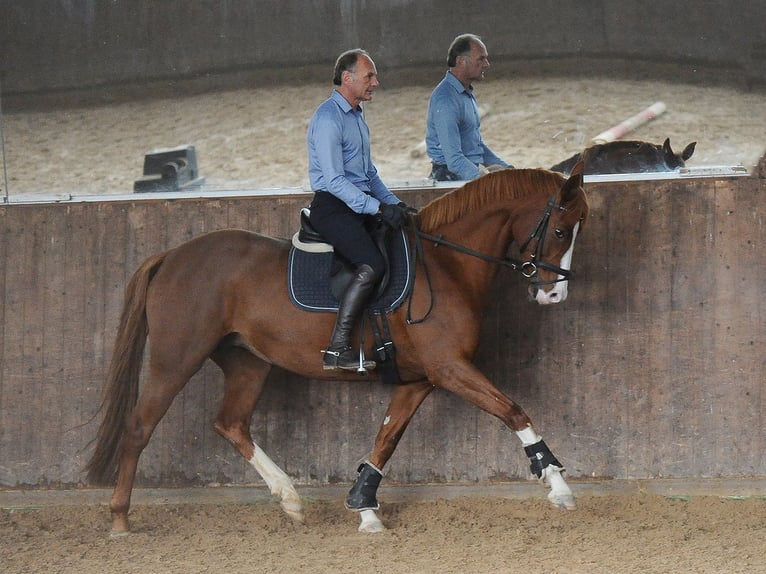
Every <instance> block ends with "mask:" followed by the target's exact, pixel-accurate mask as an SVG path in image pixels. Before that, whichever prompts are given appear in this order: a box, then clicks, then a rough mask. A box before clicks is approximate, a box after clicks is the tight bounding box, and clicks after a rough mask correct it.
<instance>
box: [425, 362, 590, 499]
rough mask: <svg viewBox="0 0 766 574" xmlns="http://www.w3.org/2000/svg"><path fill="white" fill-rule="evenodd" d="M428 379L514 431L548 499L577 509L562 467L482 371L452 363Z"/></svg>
mask: <svg viewBox="0 0 766 574" xmlns="http://www.w3.org/2000/svg"><path fill="white" fill-rule="evenodd" d="M431 377H432V378H431ZM429 378H430V380H431V381H432V382H434V384H436V385H437V386H440V387H442V388H444V389H446V390H448V391H451V392H453V393H455V394H456V395H458V396H459V397H461V398H463V399H465V400H467V401H468V402H470V403H472V404H474V405H476V406H477V407H479V408H480V409H482V410H484V411H486V412H488V413H489V414H491V415H494V416H496V417H497V418H499V419H500V420H501V421H503V422H504V423H505V424H506V426H508V427H509V428H510V429H511V430H513V431H515V433H516V436H518V437H519V439H520V440H521V444H522V446H523V447H524V452H525V453H526V455H527V457H528V458H529V461H530V469H531V471H532V472H533V473H534V474H535V475H536V476H537V478H538V479H540V480H541V481H542V482H543V483H544V484H546V485H547V486H548V487H550V489H551V491H550V492H549V493H548V500H550V501H551V503H553V504H555V505H556V506H558V507H559V508H565V509H567V510H574V509H575V508H576V504H575V499H574V495H573V494H572V490H571V489H570V488H569V485H568V484H567V483H566V481H565V480H564V477H563V472H564V467H563V465H562V464H561V463H560V462H559V461H558V460H557V459H556V457H555V456H554V455H553V453H552V452H551V450H550V449H549V448H548V445H547V444H545V441H544V440H543V439H542V437H541V436H540V435H539V434H538V433H537V431H535V429H534V427H533V426H532V421H531V420H530V418H529V417H528V416H527V414H526V413H525V412H524V410H523V409H522V408H521V407H520V406H519V405H517V404H516V403H514V402H513V401H512V400H511V399H510V398H508V397H507V396H506V395H504V394H503V393H502V392H500V391H499V390H498V389H497V388H496V387H495V386H494V385H493V384H492V383H491V382H490V381H489V380H488V379H487V378H486V377H485V376H484V375H483V374H482V373H481V371H479V370H478V369H477V368H476V367H475V366H473V364H471V363H469V362H454V363H451V364H450V365H449V366H447V367H444V368H442V369H438V370H437V372H435V373H432V374H430V376H429Z"/></svg>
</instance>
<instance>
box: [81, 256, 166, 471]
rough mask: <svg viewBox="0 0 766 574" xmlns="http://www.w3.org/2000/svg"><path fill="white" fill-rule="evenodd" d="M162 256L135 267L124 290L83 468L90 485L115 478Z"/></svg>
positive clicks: (139, 372) (136, 383)
mask: <svg viewBox="0 0 766 574" xmlns="http://www.w3.org/2000/svg"><path fill="white" fill-rule="evenodd" d="M165 255H166V253H159V254H157V255H154V256H153V257H150V258H149V259H147V260H146V261H144V263H143V264H142V265H141V267H139V268H138V270H137V271H136V272H135V273H134V274H133V277H132V278H131V279H130V283H128V287H127V289H126V290H125V304H124V307H123V309H122V316H121V317H120V324H119V327H118V329H117V338H116V340H115V343H114V352H113V354H112V361H111V363H110V365H109V371H108V372H107V376H106V381H105V383H104V399H103V401H102V403H101V407H100V408H99V410H104V409H106V410H105V412H104V419H103V420H102V421H101V426H100V427H99V429H98V435H97V437H96V447H95V449H94V451H93V454H92V455H91V458H90V460H89V461H88V464H87V465H86V467H85V469H86V470H87V472H88V482H89V483H91V484H108V483H113V482H114V480H115V478H116V475H117V466H118V462H119V459H120V451H121V444H122V436H123V434H124V432H125V425H126V422H127V417H128V414H129V413H130V411H131V410H132V409H133V407H134V406H135V405H136V401H137V400H138V379H139V375H140V374H141V364H142V363H143V356H144V347H145V345H146V336H147V322H146V293H147V290H148V287H149V283H150V281H151V280H152V277H153V276H154V274H155V273H156V271H157V269H158V268H159V266H160V265H161V264H162V262H163V260H164V259H165Z"/></svg>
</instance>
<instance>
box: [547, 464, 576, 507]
mask: <svg viewBox="0 0 766 574" xmlns="http://www.w3.org/2000/svg"><path fill="white" fill-rule="evenodd" d="M561 471H562V469H561V468H559V467H558V466H554V465H552V464H550V465H548V466H547V467H545V468H544V469H543V480H545V482H546V483H547V484H548V486H549V487H550V489H551V491H550V492H549V493H548V500H550V501H551V504H553V505H554V506H558V507H559V508H563V509H565V510H575V509H576V508H577V504H575V499H574V495H573V494H572V490H571V489H570V488H569V485H568V484H567V483H566V482H565V481H564V477H563V476H561Z"/></svg>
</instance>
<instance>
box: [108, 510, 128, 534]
mask: <svg viewBox="0 0 766 574" xmlns="http://www.w3.org/2000/svg"><path fill="white" fill-rule="evenodd" d="M128 534H130V523H129V522H128V513H127V512H126V513H125V514H117V513H113V514H112V531H111V532H110V533H109V538H122V537H123V536H127V535H128Z"/></svg>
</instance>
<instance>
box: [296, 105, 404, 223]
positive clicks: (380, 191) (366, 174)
mask: <svg viewBox="0 0 766 574" xmlns="http://www.w3.org/2000/svg"><path fill="white" fill-rule="evenodd" d="M306 139H307V145H308V152H309V183H310V184H311V189H312V190H314V191H320V190H321V191H329V192H330V193H332V194H333V195H334V196H335V197H337V198H338V199H340V200H341V201H343V202H344V203H345V204H346V205H348V206H349V207H350V208H351V209H352V210H354V211H355V212H356V213H367V214H370V215H372V214H375V213H377V212H378V208H379V207H380V204H381V203H399V199H398V198H397V197H396V196H395V195H394V194H393V193H391V192H390V191H389V189H388V187H386V185H385V184H384V183H383V180H381V179H380V176H379V175H378V170H377V169H376V168H375V166H374V165H373V163H372V159H371V155H370V129H369V128H368V127H367V122H365V121H364V117H363V116H362V110H361V108H359V107H357V108H352V107H351V104H350V103H349V102H348V100H346V98H344V97H343V96H342V95H341V94H340V92H338V91H337V90H333V92H332V95H331V96H330V97H329V98H328V99H327V100H325V101H324V102H322V104H321V105H320V106H319V107H318V108H317V110H316V111H315V112H314V117H313V118H311V123H310V124H309V129H308V134H307V137H306Z"/></svg>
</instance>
